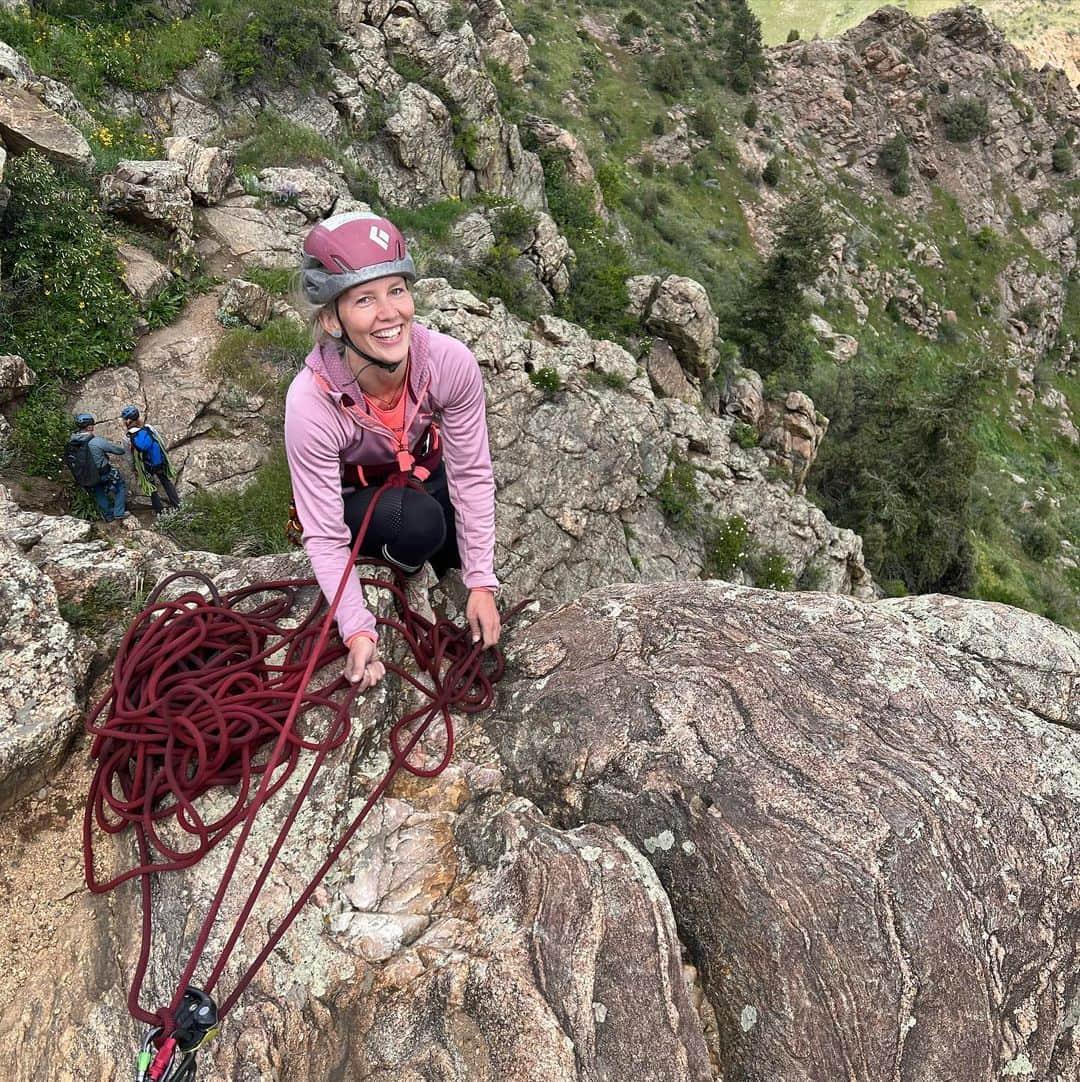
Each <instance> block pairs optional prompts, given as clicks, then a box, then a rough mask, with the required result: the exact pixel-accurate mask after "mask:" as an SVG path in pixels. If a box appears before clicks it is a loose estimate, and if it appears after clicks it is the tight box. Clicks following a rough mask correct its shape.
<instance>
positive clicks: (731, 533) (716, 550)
mask: <svg viewBox="0 0 1080 1082" xmlns="http://www.w3.org/2000/svg"><path fill="white" fill-rule="evenodd" d="M752 552H753V544H752V542H751V539H750V528H749V527H748V526H747V524H746V519H744V518H743V517H742V515H732V516H731V518H727V519H722V520H720V521H718V522H717V523H715V525H714V527H713V528H712V529H711V530H710V531H709V533H708V535H707V536H706V539H705V566H704V568H703V572H704V574H705V575H706V577H707V578H713V579H726V578H727V577H728V576H729V575H730V574H731V573H732V572H733V571H736V570H737V569H738V568H740V567H743V566H744V565H745V564H746V561H747V560H749V559H750V556H751V554H752Z"/></svg>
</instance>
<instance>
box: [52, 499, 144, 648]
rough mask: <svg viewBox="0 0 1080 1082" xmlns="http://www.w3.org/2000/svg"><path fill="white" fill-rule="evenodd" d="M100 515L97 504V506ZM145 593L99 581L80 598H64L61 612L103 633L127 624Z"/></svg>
mask: <svg viewBox="0 0 1080 1082" xmlns="http://www.w3.org/2000/svg"><path fill="white" fill-rule="evenodd" d="M94 517H97V506H96V505H95V506H94ZM143 600H144V595H139V594H134V595H133V594H131V593H130V592H129V591H128V590H126V589H125V588H123V587H122V586H120V585H119V584H118V583H116V582H112V581H110V580H108V579H103V580H101V581H100V582H95V583H94V584H93V585H92V586H90V588H89V589H88V590H87V591H86V592H85V593H84V594H83V595H82V597H81V598H79V600H78V601H72V600H66V599H64V598H61V599H60V602H59V605H58V608H59V610H60V616H61V617H62V618H63V619H64V620H66V621H67V623H69V624H70V625H71V626H72V627H77V628H81V629H83V630H85V631H89V632H97V633H99V634H100V633H101V632H104V631H107V630H109V629H110V628H116V627H118V626H123V625H126V624H127V622H128V620H129V619H130V618H131V617H132V616H134V615H135V613H136V612H138V610H139V609H140V608H141V607H142V604H143Z"/></svg>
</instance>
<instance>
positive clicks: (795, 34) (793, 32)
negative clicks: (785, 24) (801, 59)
mask: <svg viewBox="0 0 1080 1082" xmlns="http://www.w3.org/2000/svg"><path fill="white" fill-rule="evenodd" d="M800 37H802V35H801V34H800V33H799V31H798V29H797V28H796V27H794V26H793V27H792V28H791V29H790V30H789V31H788V32H787V43H788V44H789V45H790V44H791V43H792V42H793V41H798V40H799V38H800Z"/></svg>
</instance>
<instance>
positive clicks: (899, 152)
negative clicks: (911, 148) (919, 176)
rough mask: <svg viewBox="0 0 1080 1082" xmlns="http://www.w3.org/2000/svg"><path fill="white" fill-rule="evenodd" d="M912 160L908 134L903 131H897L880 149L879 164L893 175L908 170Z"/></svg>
mask: <svg viewBox="0 0 1080 1082" xmlns="http://www.w3.org/2000/svg"><path fill="white" fill-rule="evenodd" d="M910 160H911V157H910V155H909V154H908V141H907V136H906V135H904V133H903V132H897V133H896V135H894V136H893V137H892V138H891V139H889V140H887V141H886V142H884V143H883V144H882V146H881V149H880V150H879V151H878V157H877V161H878V165H879V166H881V168H882V169H884V170H885V172H886V173H888V174H889V176H891V177H895V176H897V175H898V174H899V173H903V172H906V170H907V167H908V163H909V162H910Z"/></svg>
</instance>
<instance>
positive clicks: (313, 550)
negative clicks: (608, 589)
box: [285, 372, 375, 641]
mask: <svg viewBox="0 0 1080 1082" xmlns="http://www.w3.org/2000/svg"><path fill="white" fill-rule="evenodd" d="M307 379H308V377H307V375H306V373H303V372H302V373H301V374H300V375H299V376H298V377H297V378H296V379H295V380H293V383H292V386H291V387H290V388H289V393H288V396H287V397H286V400H285V452H286V455H287V456H288V460H289V472H290V474H291V475H292V490H293V500H294V501H295V503H296V512H297V515H298V516H299V518H300V524H301V526H302V527H303V531H304V550H305V551H306V552H307V554H308V557H309V558H310V559H311V566H312V569H313V570H314V572H315V578H316V579H317V580H318V582H319V587H320V589H321V590H322V592H323V595H324V596H325V597H326V600H327V603H328V604H329V603H330V602H331V601H333V598H334V595H335V594H336V593H337V589H338V586H339V584H340V582H341V578H342V576H343V575H344V576H347V577H346V584H345V591H344V593H343V594H342V596H341V602H340V604H339V606H338V611H337V625H338V632H339V634H340V635H341V638H342V640H343V641H345V640H348V639H350V638H351V637H352V636H353V635H355V634H356V633H357V632H358V631H368V632H372V633H374V631H375V617H374V616H372V614H371V613H370V612H369V611H368V608H367V606H366V605H365V604H364V591H363V588H362V587H361V586H360V579H359V576H358V575H357V573H356V567H355V566H354V565H352V564H351V563H350V561H349V554H350V551H351V549H352V539H351V537H350V534H349V528H348V527H347V526H346V525H345V505H344V501H343V500H342V496H341V451H342V446H343V445H342V436H341V430H340V426H338V425H336V424H335V421H334V417H333V413H332V411H333V408H334V407H333V405H332V403H330V401H329V400H326V401H325V402H323V401H320V400H319V399H318V398H317V397H316V392H315V391H314V390H313V389H311V388H305V387H304V386H303V383H304V382H306V380H307Z"/></svg>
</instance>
